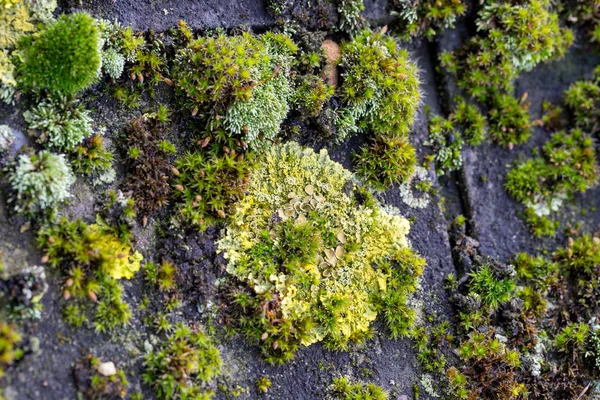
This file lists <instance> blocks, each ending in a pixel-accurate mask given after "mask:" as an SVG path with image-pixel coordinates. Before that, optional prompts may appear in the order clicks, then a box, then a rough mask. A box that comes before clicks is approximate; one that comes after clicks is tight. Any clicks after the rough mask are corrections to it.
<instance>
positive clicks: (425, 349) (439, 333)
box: [411, 321, 451, 372]
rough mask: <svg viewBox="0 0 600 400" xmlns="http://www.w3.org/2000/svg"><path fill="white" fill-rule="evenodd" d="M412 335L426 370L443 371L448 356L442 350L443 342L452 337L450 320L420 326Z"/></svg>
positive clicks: (422, 365)
mask: <svg viewBox="0 0 600 400" xmlns="http://www.w3.org/2000/svg"><path fill="white" fill-rule="evenodd" d="M411 337H412V339H413V341H414V343H415V348H416V350H417V360H418V361H419V364H420V365H421V367H422V368H423V370H424V371H426V372H443V371H444V368H445V366H446V357H445V356H444V353H443V352H442V345H443V343H445V342H447V341H448V339H450V338H451V335H450V325H449V323H448V321H444V322H440V323H438V324H436V325H433V326H419V327H416V328H415V329H413V331H412V332H411Z"/></svg>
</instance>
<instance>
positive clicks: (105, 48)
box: [96, 20, 144, 80]
mask: <svg viewBox="0 0 600 400" xmlns="http://www.w3.org/2000/svg"><path fill="white" fill-rule="evenodd" d="M96 23H97V25H98V29H99V31H100V36H101V38H102V53H101V55H102V71H103V72H104V73H106V74H107V75H108V76H110V77H111V78H112V79H113V80H116V79H119V77H120V76H121V75H122V74H123V71H124V69H125V64H126V63H127V62H129V63H133V62H135V61H136V60H137V55H138V51H140V50H141V48H142V46H143V45H144V38H143V37H141V36H138V35H136V34H134V33H133V30H132V29H131V27H127V28H125V27H123V26H121V25H120V24H119V23H118V22H111V21H107V20H97V21H96Z"/></svg>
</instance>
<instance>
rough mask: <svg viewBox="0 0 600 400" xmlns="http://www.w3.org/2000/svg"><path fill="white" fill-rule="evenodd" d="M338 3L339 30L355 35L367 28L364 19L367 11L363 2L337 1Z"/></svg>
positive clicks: (361, 0)
mask: <svg viewBox="0 0 600 400" xmlns="http://www.w3.org/2000/svg"><path fill="white" fill-rule="evenodd" d="M336 3H337V11H338V14H339V15H340V22H339V26H338V29H339V30H341V31H342V32H346V33H348V34H350V35H354V34H356V33H357V32H358V31H360V30H361V29H362V28H364V27H365V25H366V24H367V23H366V21H365V19H364V18H363V17H362V13H363V11H364V10H365V5H364V1H363V0H336Z"/></svg>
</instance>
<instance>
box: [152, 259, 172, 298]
mask: <svg viewBox="0 0 600 400" xmlns="http://www.w3.org/2000/svg"><path fill="white" fill-rule="evenodd" d="M176 271H177V267H175V265H173V263H171V262H170V261H167V260H163V262H162V263H161V264H160V265H156V264H154V263H153V262H149V263H146V264H145V265H144V272H145V273H146V279H147V280H148V281H149V282H150V283H152V284H153V285H155V286H157V287H158V288H159V289H160V290H161V291H163V292H165V291H169V290H171V289H173V287H174V286H175V272H176Z"/></svg>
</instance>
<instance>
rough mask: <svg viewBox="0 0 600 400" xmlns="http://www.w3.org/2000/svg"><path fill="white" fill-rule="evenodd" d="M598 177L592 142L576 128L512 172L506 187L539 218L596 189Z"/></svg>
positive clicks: (553, 139)
mask: <svg viewBox="0 0 600 400" xmlns="http://www.w3.org/2000/svg"><path fill="white" fill-rule="evenodd" d="M598 174H599V170H598V165H597V164H596V156H595V152H594V147H593V141H592V139H591V138H590V137H589V136H587V135H586V134H584V133H583V132H582V131H581V130H579V129H574V130H572V131H571V132H570V133H566V132H557V133H555V134H553V135H552V137H551V139H550V140H549V141H548V142H546V144H545V145H544V147H543V149H542V155H541V156H538V157H535V158H532V159H530V160H527V161H524V162H522V163H520V164H518V165H517V166H515V167H514V168H513V169H512V170H510V171H509V173H508V175H507V176H506V182H505V187H506V190H507V191H508V193H510V194H511V195H512V196H513V197H514V198H515V199H516V200H517V201H519V202H520V203H523V204H524V205H525V206H526V207H528V208H529V209H532V210H533V212H534V213H535V215H537V216H538V217H544V216H548V215H549V214H550V213H551V212H552V211H557V210H558V209H559V208H560V206H561V205H562V203H563V202H564V200H566V199H568V198H571V197H572V196H573V195H575V194H576V193H583V192H585V191H586V190H588V189H589V188H591V187H592V186H594V185H595V184H596V182H597V181H598ZM529 219H532V220H533V219H534V217H533V216H531V217H530V218H529Z"/></svg>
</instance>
